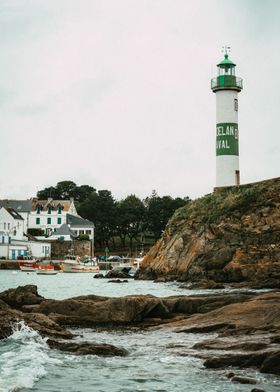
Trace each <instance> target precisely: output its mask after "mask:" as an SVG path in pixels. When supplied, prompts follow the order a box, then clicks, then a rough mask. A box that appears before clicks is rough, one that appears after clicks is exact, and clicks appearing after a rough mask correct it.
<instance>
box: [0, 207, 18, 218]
mask: <svg viewBox="0 0 280 392" xmlns="http://www.w3.org/2000/svg"><path fill="white" fill-rule="evenodd" d="M0 208H4V209H5V210H6V211H7V212H8V213H9V214H10V215H11V216H12V217H13V218H14V219H17V220H23V217H22V216H20V215H19V214H18V213H17V212H16V211H15V210H14V209H13V208H12V207H0Z"/></svg>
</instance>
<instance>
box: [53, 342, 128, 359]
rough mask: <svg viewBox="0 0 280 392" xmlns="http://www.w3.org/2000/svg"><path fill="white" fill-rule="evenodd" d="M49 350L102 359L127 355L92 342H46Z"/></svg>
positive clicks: (125, 351)
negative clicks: (95, 356) (100, 357)
mask: <svg viewBox="0 0 280 392" xmlns="http://www.w3.org/2000/svg"><path fill="white" fill-rule="evenodd" d="M47 343H48V345H49V346H50V347H51V348H55V349H57V350H61V351H66V352H70V353H72V354H75V355H98V356H102V357H113V356H118V357H124V356H126V355H128V352H127V350H125V349H124V348H119V347H115V346H113V345H111V344H105V343H102V344H98V343H93V342H64V341H57V340H53V339H48V340H47Z"/></svg>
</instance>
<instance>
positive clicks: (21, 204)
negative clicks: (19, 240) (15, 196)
mask: <svg viewBox="0 0 280 392" xmlns="http://www.w3.org/2000/svg"><path fill="white" fill-rule="evenodd" d="M1 207H11V208H12V209H13V210H14V211H16V212H17V213H18V214H20V216H21V217H22V218H23V231H24V233H27V228H28V226H29V225H28V223H29V215H30V211H31V209H32V199H27V200H8V199H4V200H0V208H1Z"/></svg>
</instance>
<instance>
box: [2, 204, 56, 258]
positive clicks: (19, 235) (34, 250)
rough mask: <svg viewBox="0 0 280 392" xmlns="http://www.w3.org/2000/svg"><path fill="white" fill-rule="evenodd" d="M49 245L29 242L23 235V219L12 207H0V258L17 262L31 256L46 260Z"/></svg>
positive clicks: (47, 243) (48, 253)
mask: <svg viewBox="0 0 280 392" xmlns="http://www.w3.org/2000/svg"><path fill="white" fill-rule="evenodd" d="M50 255H51V244H50V243H49V242H45V241H44V242H40V241H36V240H30V239H29V238H28V236H27V235H26V234H25V233H24V219H23V217H22V216H21V215H20V214H19V213H18V212H17V211H15V210H14V209H13V208H12V207H10V206H9V207H0V257H1V258H4V259H11V260H17V259H18V258H22V257H28V256H32V257H34V258H48V257H50Z"/></svg>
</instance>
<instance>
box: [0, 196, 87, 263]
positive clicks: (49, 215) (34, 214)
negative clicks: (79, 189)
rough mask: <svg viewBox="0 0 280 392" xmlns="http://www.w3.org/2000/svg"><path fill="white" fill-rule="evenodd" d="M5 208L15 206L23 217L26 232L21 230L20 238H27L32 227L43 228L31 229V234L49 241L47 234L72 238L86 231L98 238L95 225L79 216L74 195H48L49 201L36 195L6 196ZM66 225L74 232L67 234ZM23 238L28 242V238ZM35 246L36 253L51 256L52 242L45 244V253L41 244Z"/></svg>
mask: <svg viewBox="0 0 280 392" xmlns="http://www.w3.org/2000/svg"><path fill="white" fill-rule="evenodd" d="M1 207H4V208H6V209H7V208H11V209H12V210H14V211H15V213H17V214H18V215H19V216H20V217H21V222H22V223H21V225H22V234H19V232H17V233H18V234H17V235H18V236H19V237H24V234H28V231H29V229H33V230H34V229H39V230H38V235H37V234H35V233H31V231H30V233H31V234H32V235H34V236H35V237H36V238H37V239H38V240H44V241H46V237H48V238H50V240H53V239H59V238H61V237H64V240H65V241H67V240H72V239H73V238H76V237H78V236H80V235H82V234H86V235H88V236H89V239H90V240H91V241H94V224H93V223H92V222H91V221H89V220H87V219H84V218H82V217H80V216H79V215H78V213H77V210H76V207H75V203H74V199H73V198H70V199H69V200H53V199H52V198H48V199H47V200H39V199H38V198H32V199H28V200H8V199H5V200H0V208H1ZM65 224H66V226H67V227H68V228H70V230H71V232H72V234H71V235H70V234H69V233H68V234H65V230H66V228H65V226H64V225H65ZM3 225H4V221H3ZM6 225H7V226H6V227H8V221H7V222H6ZM12 225H14V223H12V222H9V227H10V229H11V228H12V227H14V226H12ZM62 226H64V227H63V230H62V231H59V232H58V234H56V233H57V231H58V230H59V229H60V228H61V227H62ZM3 227H4V226H3ZM1 230H2V229H1V226H0V231H1ZM34 231H35V230H34ZM63 233H64V234H63ZM40 234H41V236H40ZM4 237H5V236H4ZM14 240H15V239H14ZM18 240H19V238H18ZM22 240H24V241H27V237H24V238H23V239H22ZM0 242H1V241H0ZM31 242H32V241H29V244H30V246H31V245H32V244H31ZM44 246H45V247H44ZM32 247H33V251H32V254H35V253H36V254H38V253H40V254H41V253H42V252H44V256H45V257H46V256H49V253H48V252H49V251H50V244H48V243H46V242H45V245H41V247H42V249H41V252H39V249H37V248H38V243H37V245H36V249H37V250H36V251H35V245H34V244H33V245H32ZM30 252H31V250H30ZM18 253H19V252H16V254H18ZM0 257H1V255H0ZM36 257H41V256H36ZM42 257H43V256H42Z"/></svg>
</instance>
